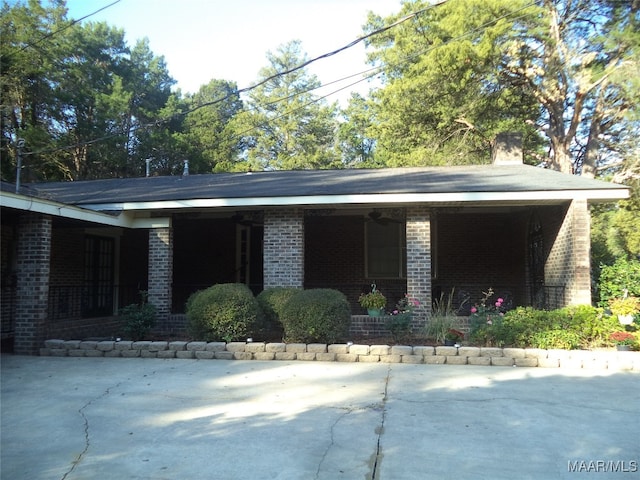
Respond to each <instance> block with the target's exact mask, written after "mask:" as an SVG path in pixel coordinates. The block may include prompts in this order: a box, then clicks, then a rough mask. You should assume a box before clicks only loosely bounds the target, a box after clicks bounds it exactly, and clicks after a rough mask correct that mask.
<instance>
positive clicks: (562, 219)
mask: <svg viewBox="0 0 640 480" xmlns="http://www.w3.org/2000/svg"><path fill="white" fill-rule="evenodd" d="M554 217H555V218H548V221H547V222H545V225H544V227H543V228H545V241H548V242H549V245H550V249H549V254H548V257H547V261H546V265H545V284H548V285H564V286H565V303H566V304H568V305H579V304H590V303H591V271H590V270H591V268H590V267H591V260H590V259H591V244H590V230H591V217H590V214H589V207H588V205H587V202H586V201H585V200H574V201H572V202H571V204H570V205H569V206H568V207H567V208H566V209H564V210H560V211H558V213H557V215H555V216H554ZM554 220H555V221H554ZM547 227H550V228H549V233H548V234H547V232H546V229H547Z"/></svg>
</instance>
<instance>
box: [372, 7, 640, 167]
mask: <svg viewBox="0 0 640 480" xmlns="http://www.w3.org/2000/svg"><path fill="white" fill-rule="evenodd" d="M639 8H640V4H639V2H637V0H636V1H631V0H629V1H625V0H614V1H609V0H560V1H554V0H544V1H541V2H531V1H529V0H464V1H461V0H449V1H447V2H443V3H440V4H437V5H430V4H428V3H427V2H425V1H421V0H416V1H407V2H404V3H403V7H402V10H401V11H400V12H399V13H397V14H395V15H391V16H389V17H387V18H382V17H379V16H376V15H373V14H371V15H370V17H369V22H368V25H367V27H366V28H367V30H368V31H373V30H376V29H379V28H381V27H382V26H385V25H391V24H393V23H395V22H398V20H399V19H400V18H402V17H403V16H406V15H408V14H410V13H411V12H416V11H421V12H422V13H420V14H418V15H416V16H415V17H414V18H413V19H412V20H411V21H407V22H403V23H402V24H400V25H398V26H397V27H396V28H394V29H390V30H387V31H386V32H385V33H384V34H383V35H378V36H374V37H371V38H370V40H369V42H370V46H371V48H372V51H371V52H370V54H369V58H370V61H371V62H372V64H373V65H376V66H380V68H381V71H382V73H383V82H384V85H383V87H382V88H381V89H380V90H379V91H377V92H374V93H373V98H374V105H375V108H376V109H377V116H376V124H375V125H374V126H373V127H372V129H373V131H374V132H375V134H374V137H376V138H377V140H378V141H379V142H380V144H379V148H380V150H381V152H379V153H380V154H382V155H384V157H385V158H387V161H386V163H390V162H393V161H395V162H401V163H405V164H421V163H425V162H426V163H437V164H440V163H466V162H477V161H483V159H484V160H486V157H487V151H488V149H487V148H486V146H487V144H488V143H489V141H490V140H491V139H492V138H493V137H494V136H495V134H496V133H498V132H499V131H505V130H515V131H520V132H522V133H523V134H524V138H525V146H526V147H527V151H528V157H529V161H531V162H535V163H540V162H541V160H544V161H548V163H549V166H550V167H551V168H554V169H556V170H560V171H563V172H567V173H582V174H584V175H589V176H594V174H595V171H596V169H597V168H600V167H603V166H604V165H605V164H610V163H612V161H613V160H630V159H631V158H632V157H633V156H634V155H635V156H636V157H637V155H638V150H637V145H636V149H635V152H633V150H632V148H627V150H626V151H625V150H624V149H623V148H622V146H623V145H622V142H621V141H622V140H624V137H627V136H629V134H630V132H633V133H631V136H632V137H634V136H635V137H636V138H637V135H638V133H640V124H639V123H638V117H637V101H635V100H637V98H638V94H639V93H640V90H639V89H638V81H637V72H638V68H639V67H638V59H639V58H638V49H639V48H640V37H639V36H638V35H639V32H640V28H638V27H639V26H640V25H639V23H640V17H639V15H640V12H639V11H638V10H639ZM633 72H636V75H633V74H632V73H633ZM634 99H635V100H634ZM626 146H627V147H631V145H630V144H629V143H628V142H627V143H626ZM541 147H542V148H541ZM392 159H395V160H392ZM627 166H628V165H627Z"/></svg>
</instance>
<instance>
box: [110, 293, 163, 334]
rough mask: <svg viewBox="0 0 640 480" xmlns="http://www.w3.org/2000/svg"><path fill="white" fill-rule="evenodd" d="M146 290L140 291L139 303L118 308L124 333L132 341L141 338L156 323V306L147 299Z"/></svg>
mask: <svg viewBox="0 0 640 480" xmlns="http://www.w3.org/2000/svg"><path fill="white" fill-rule="evenodd" d="M147 297H148V295H147V292H144V291H142V292H140V303H133V304H131V305H127V306H126V307H123V308H121V309H120V311H119V312H118V314H119V315H120V317H121V320H122V328H123V331H124V334H125V335H126V336H127V337H128V338H131V339H132V340H133V341H138V340H142V339H143V338H145V337H146V336H147V335H148V333H149V332H150V331H151V329H152V328H153V326H154V325H155V323H156V307H155V306H154V305H152V304H150V303H148V301H147Z"/></svg>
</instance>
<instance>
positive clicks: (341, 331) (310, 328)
mask: <svg viewBox="0 0 640 480" xmlns="http://www.w3.org/2000/svg"><path fill="white" fill-rule="evenodd" d="M280 320H281V321H282V324H283V326H284V334H285V339H286V340H287V341H289V342H303V343H310V342H312V343H313V342H319V343H334V342H336V341H338V340H339V339H342V338H344V337H346V335H347V333H348V331H349V324H350V323H351V308H350V307H349V302H348V301H347V297H345V296H344V294H342V293H340V292H338V291H337V290H332V289H326V288H316V289H310V290H299V291H298V292H296V293H295V294H294V295H293V296H292V297H291V298H290V299H289V301H288V302H286V304H285V305H284V306H283V309H282V312H281V314H280Z"/></svg>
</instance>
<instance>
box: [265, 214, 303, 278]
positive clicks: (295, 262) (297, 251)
mask: <svg viewBox="0 0 640 480" xmlns="http://www.w3.org/2000/svg"><path fill="white" fill-rule="evenodd" d="M263 255H264V259H263V262H264V288H265V289H266V288H271V287H298V288H302V287H303V286H304V211H303V210H300V209H296V208H286V209H278V210H265V212H264V254H263Z"/></svg>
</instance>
